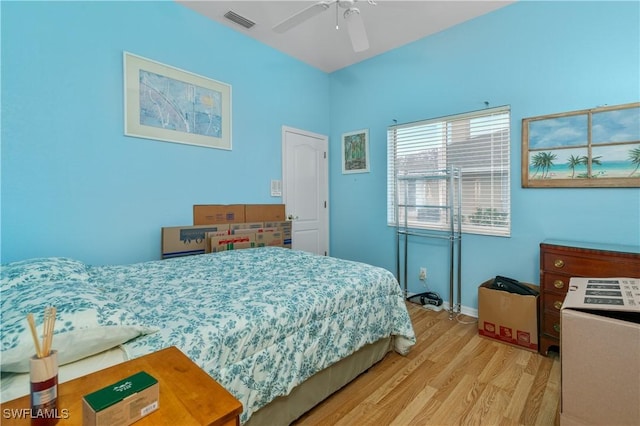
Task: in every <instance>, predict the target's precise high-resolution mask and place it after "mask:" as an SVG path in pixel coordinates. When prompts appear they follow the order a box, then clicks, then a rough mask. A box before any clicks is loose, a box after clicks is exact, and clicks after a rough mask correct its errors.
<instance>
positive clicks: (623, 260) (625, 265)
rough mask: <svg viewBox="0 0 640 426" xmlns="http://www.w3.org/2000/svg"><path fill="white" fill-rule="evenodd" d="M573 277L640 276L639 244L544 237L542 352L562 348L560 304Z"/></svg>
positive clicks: (541, 291)
mask: <svg viewBox="0 0 640 426" xmlns="http://www.w3.org/2000/svg"><path fill="white" fill-rule="evenodd" d="M571 277H593V278H602V277H629V278H640V246H627V245H616V244H597V243H583V242H576V241H562V240H545V241H543V242H542V243H540V315H539V316H540V339H539V343H540V346H539V347H540V353H541V354H542V355H547V353H548V351H549V349H550V348H553V347H555V348H554V349H555V350H557V351H560V308H561V307H562V302H563V301H564V296H565V294H566V293H567V287H568V286H569V279H570V278H571Z"/></svg>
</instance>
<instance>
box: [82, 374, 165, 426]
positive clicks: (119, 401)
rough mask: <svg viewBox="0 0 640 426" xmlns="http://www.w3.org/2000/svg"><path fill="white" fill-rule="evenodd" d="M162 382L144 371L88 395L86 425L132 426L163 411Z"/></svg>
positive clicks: (84, 403)
mask: <svg viewBox="0 0 640 426" xmlns="http://www.w3.org/2000/svg"><path fill="white" fill-rule="evenodd" d="M159 396H160V391H159V386H158V380H156V379H155V378H153V377H152V376H151V375H150V374H148V373H146V372H144V371H141V372H139V373H136V374H134V375H132V376H129V377H127V378H125V379H122V380H120V381H119V382H116V383H113V384H111V385H109V386H106V387H104V388H102V389H100V390H97V391H95V392H93V393H90V394H88V395H85V396H84V397H83V401H82V420H83V422H82V423H83V425H87V426H89V425H96V426H97V425H110V426H116V425H118V426H119V425H124V426H126V425H130V424H131V423H133V422H135V421H137V420H139V419H140V418H142V417H144V416H146V415H147V414H149V413H151V412H153V411H155V410H157V409H158V407H159V401H158V400H159Z"/></svg>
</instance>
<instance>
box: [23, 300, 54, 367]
mask: <svg viewBox="0 0 640 426" xmlns="http://www.w3.org/2000/svg"><path fill="white" fill-rule="evenodd" d="M27 322H28V323H29V329H30V330H31V337H32V338H33V343H34V345H35V347H36V356H37V357H38V358H44V357H47V356H49V354H50V352H51V345H52V343H53V331H54V329H55V323H56V308H55V307H54V306H49V307H47V308H45V309H44V320H43V324H42V345H41V344H40V339H38V332H37V330H36V322H35V320H34V319H33V314H32V313H29V314H27Z"/></svg>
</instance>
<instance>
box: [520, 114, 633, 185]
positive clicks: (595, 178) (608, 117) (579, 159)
mask: <svg viewBox="0 0 640 426" xmlns="http://www.w3.org/2000/svg"><path fill="white" fill-rule="evenodd" d="M522 186H523V187H524V188H549V187H564V188H567V187H640V102H636V103H631V104H624V105H616V106H604V107H598V108H592V109H587V110H581V111H572V112H566V113H560V114H550V115H544V116H539V117H530V118H525V119H523V120H522Z"/></svg>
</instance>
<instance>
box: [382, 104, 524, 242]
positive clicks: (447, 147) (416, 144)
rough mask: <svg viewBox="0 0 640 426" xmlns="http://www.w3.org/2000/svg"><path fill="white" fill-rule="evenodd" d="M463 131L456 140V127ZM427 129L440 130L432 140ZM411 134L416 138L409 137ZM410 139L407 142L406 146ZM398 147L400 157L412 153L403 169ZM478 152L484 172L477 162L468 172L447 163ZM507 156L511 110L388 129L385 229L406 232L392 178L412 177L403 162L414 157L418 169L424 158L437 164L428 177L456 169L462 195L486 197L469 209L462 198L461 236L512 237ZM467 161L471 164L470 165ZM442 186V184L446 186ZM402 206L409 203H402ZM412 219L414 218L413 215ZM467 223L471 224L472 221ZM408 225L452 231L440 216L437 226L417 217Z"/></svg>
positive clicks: (433, 120) (440, 118) (509, 163)
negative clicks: (483, 160) (483, 158)
mask: <svg viewBox="0 0 640 426" xmlns="http://www.w3.org/2000/svg"><path fill="white" fill-rule="evenodd" d="M474 122H475V123H474ZM478 123H480V124H478ZM461 125H462V126H467V127H466V128H465V129H464V130H465V131H466V136H465V137H460V135H456V134H455V129H456V126H461ZM427 126H430V127H431V128H433V129H438V130H437V131H434V132H432V135H435V136H433V137H431V136H429V134H428V132H426V131H425V129H427ZM478 129H479V130H478ZM402 130H405V133H406V134H405V136H402V135H400V136H399V135H398V132H399V131H402ZM412 130H413V131H414V132H415V133H412ZM423 133H424V134H423ZM472 134H476V136H471V135H472ZM424 135H427V136H426V137H427V139H425V140H421V139H420V138H421V137H423V136H424ZM474 138H475V139H476V140H474ZM409 139H411V140H410V141H409ZM494 139H495V140H494ZM478 141H480V143H478ZM399 144H400V145H403V144H404V147H402V148H401V153H402V151H404V154H406V153H407V152H410V151H411V150H413V151H415V153H414V154H413V155H411V154H409V155H405V156H404V160H405V165H404V166H400V165H399V164H398V162H399V161H400V160H399V158H398V157H399V156H401V155H402V154H399V153H398V149H399V146H398V145H399ZM484 145H486V146H484ZM407 147H409V148H407ZM478 147H481V148H483V149H484V150H485V151H482V152H480V154H482V153H483V152H484V155H485V156H486V157H487V158H488V159H490V160H491V161H490V162H489V164H488V165H487V166H486V167H483V165H482V164H481V162H480V161H475V162H476V163H477V164H475V167H471V168H466V169H465V167H460V166H459V165H457V164H453V163H451V162H450V161H453V159H451V158H450V157H456V156H457V157H458V158H460V157H461V156H462V157H464V158H467V157H468V154H469V152H470V153H472V154H474V155H476V154H477V152H474V151H472V150H473V149H474V148H478ZM430 151H433V152H436V153H437V154H436V155H435V157H436V158H435V160H434V159H433V158H431V159H428V157H429V155H430V154H429V152H430ZM510 151H511V108H510V106H508V105H507V106H501V107H495V108H487V109H484V110H478V111H471V112H466V113H462V114H455V115H449V116H443V117H438V118H432V119H427V120H420V121H415V122H409V123H404V124H394V125H393V126H389V127H388V129H387V154H388V158H387V224H388V225H389V226H402V227H405V224H404V220H403V219H404V217H403V213H400V209H396V204H398V198H397V197H398V196H399V194H398V192H399V191H402V190H398V186H397V179H396V173H397V172H398V171H405V172H406V173H412V169H411V167H412V166H411V165H410V163H407V161H406V160H407V159H408V158H409V159H410V158H411V157H412V156H415V158H416V159H418V163H420V161H419V157H420V156H422V158H423V159H425V161H429V162H432V163H435V164H437V167H434V168H433V169H430V170H429V171H428V172H434V171H437V170H445V169H449V168H450V167H460V168H461V174H462V178H461V180H462V185H463V191H462V192H463V193H464V192H465V188H466V189H467V192H468V191H469V190H470V189H469V188H475V191H476V192H478V188H480V189H482V190H484V191H488V192H489V195H481V196H479V197H478V198H474V200H476V201H473V202H472V203H473V204H472V205H469V202H468V201H467V203H465V196H464V195H463V196H462V206H463V208H464V207H465V206H466V209H467V213H466V214H465V213H464V212H463V214H462V217H463V221H462V233H467V234H478V235H490V236H500V237H510V236H511V183H512V182H511V180H512V174H511V152H510ZM409 161H410V160H409ZM414 161H415V160H414ZM466 161H467V162H474V160H466ZM407 164H409V165H407ZM420 167H424V165H423V164H421V163H420V164H419V166H418V168H420ZM444 184H446V180H445V181H444ZM414 191H415V188H414ZM440 191H442V189H440ZM445 191H446V188H445ZM494 191H495V193H494ZM442 196H444V197H447V198H448V195H447V194H446V193H445V194H444V195H443V194H440V195H439V197H442ZM412 197H414V198H416V197H418V195H417V193H415V194H412ZM478 200H479V201H478ZM481 202H484V203H488V205H489V206H490V207H484V208H483V207H481V205H482V204H484V203H481ZM405 204H410V203H407V202H405ZM479 204H480V205H479ZM470 209H475V210H470ZM469 211H472V213H469ZM396 214H398V216H399V218H398V221H396V218H395V215H396ZM415 215H418V212H417V210H416V212H415ZM471 217H473V219H470V218H471ZM470 220H474V221H476V223H472V222H470ZM483 221H484V222H486V221H489V224H488V225H483V224H478V222H483ZM407 222H408V223H407V224H406V227H407V228H411V229H423V230H426V231H442V232H446V231H448V230H450V229H451V226H452V224H451V223H450V222H451V219H450V218H449V216H448V215H445V217H444V219H442V215H441V218H440V220H438V221H436V222H429V221H426V220H419V218H418V216H416V219H413V220H407Z"/></svg>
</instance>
